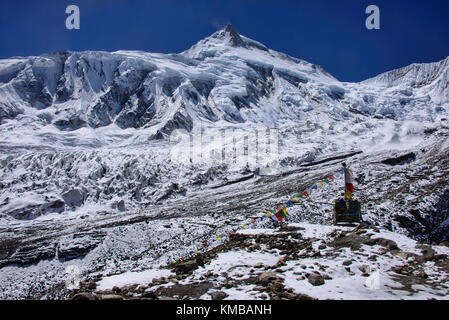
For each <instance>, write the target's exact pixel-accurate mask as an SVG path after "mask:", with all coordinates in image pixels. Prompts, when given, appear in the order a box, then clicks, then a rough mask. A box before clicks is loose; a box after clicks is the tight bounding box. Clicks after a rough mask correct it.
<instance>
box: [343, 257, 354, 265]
mask: <svg viewBox="0 0 449 320" xmlns="http://www.w3.org/2000/svg"><path fill="white" fill-rule="evenodd" d="M352 261H353V260H351V259H350V260H345V261H343V263H342V264H343V265H344V266H349V265H351V264H352Z"/></svg>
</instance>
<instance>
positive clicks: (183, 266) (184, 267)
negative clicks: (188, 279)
mask: <svg viewBox="0 0 449 320" xmlns="http://www.w3.org/2000/svg"><path fill="white" fill-rule="evenodd" d="M197 268H198V264H197V263H196V261H186V262H183V263H180V264H178V265H177V266H176V267H175V272H176V273H177V274H186V273H189V272H190V271H193V270H195V269H197Z"/></svg>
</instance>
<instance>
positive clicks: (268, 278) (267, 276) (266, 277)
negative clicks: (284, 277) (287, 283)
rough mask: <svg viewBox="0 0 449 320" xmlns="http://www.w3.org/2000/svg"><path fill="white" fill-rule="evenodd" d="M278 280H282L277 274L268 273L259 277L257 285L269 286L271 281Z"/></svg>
mask: <svg viewBox="0 0 449 320" xmlns="http://www.w3.org/2000/svg"><path fill="white" fill-rule="evenodd" d="M277 279H280V277H279V276H278V275H277V273H276V272H273V271H267V272H264V273H261V274H260V275H259V277H258V278H257V283H259V284H262V285H267V284H268V283H270V282H271V281H274V280H277Z"/></svg>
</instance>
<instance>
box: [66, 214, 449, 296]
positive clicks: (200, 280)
mask: <svg viewBox="0 0 449 320" xmlns="http://www.w3.org/2000/svg"><path fill="white" fill-rule="evenodd" d="M384 236H385V237H386V238H384ZM392 237H393V238H395V239H397V240H398V242H399V243H397V242H396V241H394V240H391V238H392ZM448 254H449V246H448V244H444V243H442V244H441V245H440V246H430V245H423V244H419V243H417V242H415V241H411V240H409V239H407V238H406V237H397V236H396V235H394V234H393V233H391V232H387V231H384V230H380V229H378V228H376V227H374V228H368V229H367V228H363V227H360V226H358V227H356V228H353V227H331V226H322V225H311V224H306V223H303V224H301V223H300V224H290V225H287V224H285V225H282V226H281V227H280V228H278V229H268V230H267V229H250V230H246V231H242V232H238V233H236V234H233V235H232V236H231V239H230V241H228V242H226V243H225V244H223V245H220V246H218V247H216V248H214V249H213V250H210V251H207V252H205V253H203V254H201V255H199V256H198V257H196V258H195V259H192V260H188V261H184V262H181V263H178V264H175V265H172V266H170V268H169V269H170V272H163V271H162V272H160V271H159V272H160V273H161V274H164V276H161V277H160V276H158V270H157V269H156V270H151V273H150V274H149V275H147V278H146V279H144V278H145V277H143V278H141V279H139V281H136V279H137V278H138V277H137V275H138V274H137V273H136V274H134V275H133V274H132V273H123V274H119V275H110V276H108V277H104V278H102V277H101V276H97V277H96V278H93V279H90V280H87V281H85V282H83V283H82V285H81V288H80V289H79V290H75V291H73V292H72V293H71V295H70V298H71V299H74V300H83V299H89V300H96V299H100V300H110V299H117V300H123V299H152V300H157V299H160V300H164V299H165V300H167V299H187V300H188V299H206V300H208V299H209V300H210V299H212V300H222V299H271V300H279V299H289V300H305V299H306V300H309V299H447V298H448V297H449V295H448V294H449V263H448V262H449V260H448ZM159 270H160V269H159ZM144 273H145V272H142V274H144ZM376 274H377V276H378V278H375V276H376ZM376 281H378V282H377V284H376ZM126 282H128V283H126ZM114 283H117V284H119V285H114Z"/></svg>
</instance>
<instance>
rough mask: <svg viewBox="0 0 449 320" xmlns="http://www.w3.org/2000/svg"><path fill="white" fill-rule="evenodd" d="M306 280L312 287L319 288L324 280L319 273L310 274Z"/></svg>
mask: <svg viewBox="0 0 449 320" xmlns="http://www.w3.org/2000/svg"><path fill="white" fill-rule="evenodd" d="M307 280H309V283H310V284H311V285H312V286H321V285H323V284H324V278H323V276H322V275H321V274H319V273H311V274H310V275H309V277H308V279H307Z"/></svg>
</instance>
